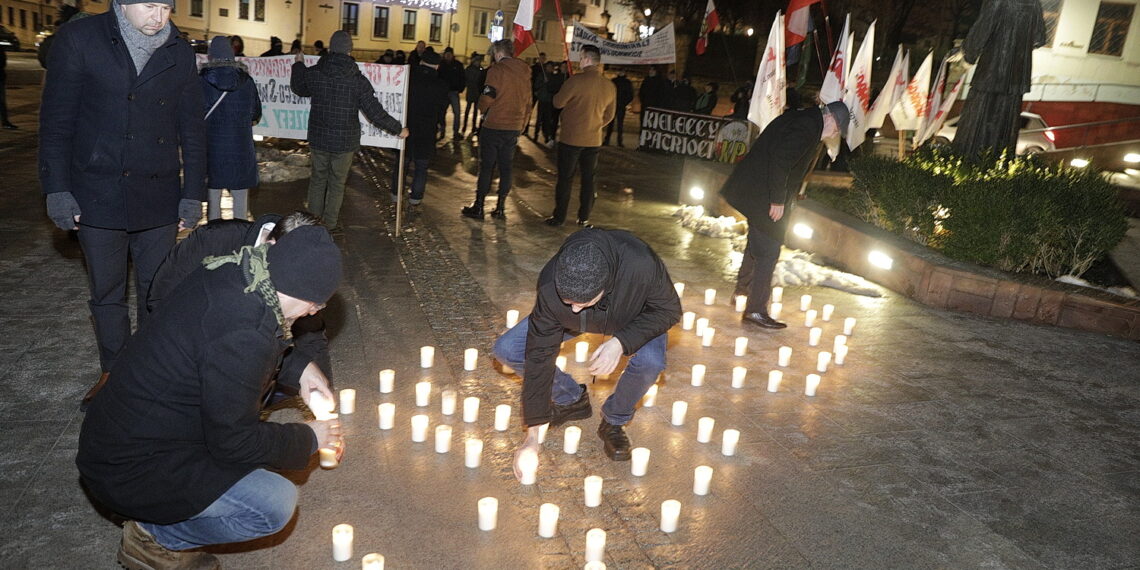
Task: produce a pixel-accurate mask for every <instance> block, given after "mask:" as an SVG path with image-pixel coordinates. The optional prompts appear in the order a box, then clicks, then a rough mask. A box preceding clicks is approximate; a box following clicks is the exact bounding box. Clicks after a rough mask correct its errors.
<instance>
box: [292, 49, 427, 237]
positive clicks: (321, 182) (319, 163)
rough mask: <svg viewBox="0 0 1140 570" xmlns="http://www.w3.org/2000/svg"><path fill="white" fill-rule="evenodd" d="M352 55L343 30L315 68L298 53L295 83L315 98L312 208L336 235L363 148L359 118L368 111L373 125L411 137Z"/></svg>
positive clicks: (311, 129) (312, 113) (295, 90)
mask: <svg viewBox="0 0 1140 570" xmlns="http://www.w3.org/2000/svg"><path fill="white" fill-rule="evenodd" d="M351 52H352V37H351V36H349V35H348V33H347V32H345V31H344V30H337V31H336V32H334V33H333V35H332V38H331V39H330V40H329V53H328V55H325V56H323V57H321V59H320V61H318V62H317V64H316V65H314V66H313V67H306V66H305V55H304V54H302V53H298V54H297V60H296V63H294V64H293V74H292V82H291V85H290V86H291V87H292V89H293V93H296V94H297V95H300V96H302V97H309V98H311V101H310V111H309V134H308V136H309V148H310V149H311V151H312V157H311V160H312V167H311V168H312V171H311V174H310V176H309V198H308V209H309V211H310V212H312V213H314V214H316V215H318V216H320V217H322V218H323V219H324V221H325V225H326V226H328V227H329V228H332V231H334V232H337V231H340V205H341V202H343V201H344V183H345V181H346V180H348V171H349V169H350V168H351V167H352V155H353V154H355V153H356V149H358V148H360V118H359V117H358V114H359V113H363V114H364V116H365V117H367V118H368V120H369V121H370V122H371V123H372V124H373V125H376V126H377V127H379V128H380V129H382V130H384V131H387V132H388V133H390V134H392V135H394V136H398V137H400V138H406V137H407V136H408V129H405V128H402V127H401V126H400V122H399V121H397V120H396V119H393V118H392V116H391V115H389V114H388V112H387V111H385V110H384V106H383V105H381V104H380V100H379V99H377V98H376V90H375V89H373V88H372V84H371V83H369V82H368V79H366V78H365V77H364V74H362V73H361V72H360V69H359V68H357V66H356V61H355V60H354V59H352V56H351V55H349V53H351Z"/></svg>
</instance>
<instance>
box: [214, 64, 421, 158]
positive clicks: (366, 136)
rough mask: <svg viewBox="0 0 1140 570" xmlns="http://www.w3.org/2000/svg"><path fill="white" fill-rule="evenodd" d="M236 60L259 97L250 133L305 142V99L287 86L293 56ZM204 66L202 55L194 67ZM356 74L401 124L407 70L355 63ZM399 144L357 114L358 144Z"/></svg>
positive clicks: (397, 67) (383, 145) (306, 113)
mask: <svg viewBox="0 0 1140 570" xmlns="http://www.w3.org/2000/svg"><path fill="white" fill-rule="evenodd" d="M319 59H320V58H319V57H317V56H315V55H306V56H305V65H308V66H310V67H311V66H313V65H315V64H316V63H317V60H319ZM237 60H238V61H240V62H242V63H244V64H245V66H246V68H248V69H249V76H250V77H251V78H252V79H253V82H254V83H255V84H256V85H257V94H258V96H260V97H261V122H260V123H258V124H256V125H254V127H253V132H254V134H258V135H264V136H267V137H279V138H286V139H306V138H308V129H309V98H308V97H299V96H297V95H296V94H295V93H293V90H292V89H290V87H289V81H290V77H291V76H292V69H293V62H294V56H292V55H280V56H276V57H239V58H237ZM205 63H206V56H205V55H202V54H199V55H198V65H199V67H201V66H202V65H203V64H205ZM356 65H357V66H358V67H359V68H360V72H361V73H363V74H364V77H365V78H367V79H368V81H369V83H371V84H372V88H373V89H375V90H376V98H377V99H379V100H380V103H381V104H382V105H384V110H385V111H388V114H389V115H392V116H393V117H395V119H396V120H397V121H400V124H404V123H405V121H404V97H405V96H406V94H407V90H408V68H407V66H404V65H382V64H376V63H357V64H356ZM402 142H403V141H402V140H401V139H400V138H399V137H395V136H393V135H390V134H388V133H386V132H384V131H382V130H380V129H379V128H377V127H375V126H373V124H372V123H370V122H368V120H367V119H365V118H364V115H360V144H361V145H362V146H378V147H384V148H400V147H401V143H402Z"/></svg>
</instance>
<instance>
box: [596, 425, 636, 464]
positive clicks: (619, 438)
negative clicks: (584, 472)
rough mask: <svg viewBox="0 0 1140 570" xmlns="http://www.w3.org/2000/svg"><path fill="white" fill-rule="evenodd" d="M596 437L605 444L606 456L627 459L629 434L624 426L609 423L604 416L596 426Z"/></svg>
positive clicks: (613, 458)
mask: <svg viewBox="0 0 1140 570" xmlns="http://www.w3.org/2000/svg"><path fill="white" fill-rule="evenodd" d="M598 437H600V438H602V442H603V443H604V444H605V449H606V456H607V457H609V458H610V459H612V460H614V461H629V455H630V454H629V436H627V435H625V426H615V425H610V424H609V422H607V421H606V420H605V419H604V418H603V419H602V423H601V425H599V426H598Z"/></svg>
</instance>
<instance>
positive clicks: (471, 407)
mask: <svg viewBox="0 0 1140 570" xmlns="http://www.w3.org/2000/svg"><path fill="white" fill-rule="evenodd" d="M478 419H479V398H476V397H475V396H468V397H466V398H463V421H464V422H467V423H469V424H471V423H475V422H476V421H477V420H478Z"/></svg>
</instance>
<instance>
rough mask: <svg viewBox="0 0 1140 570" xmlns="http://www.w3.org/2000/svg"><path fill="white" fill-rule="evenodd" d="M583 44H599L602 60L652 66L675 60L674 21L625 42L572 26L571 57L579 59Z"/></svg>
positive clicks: (582, 27) (603, 61)
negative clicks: (645, 36)
mask: <svg viewBox="0 0 1140 570" xmlns="http://www.w3.org/2000/svg"><path fill="white" fill-rule="evenodd" d="M586 45H591V46H597V47H598V50H599V51H601V52H602V63H615V64H621V65H654V64H658V63H674V62H676V61H677V44H676V40H675V39H674V38H673V24H669V25H667V26H665V27H664V28H661V29H660V30H657V31H656V32H654V33H653V35H651V36H649V37H647V38H644V39H640V40H637V41H636V42H626V43H622V42H615V41H612V40H607V39H605V38H602V37H600V36H598V35H597V34H595V33H594V32H591V31H590V30H587V29H586V28H585V27H584V26H574V41H573V43H571V44H570V60H571V61H578V57H579V54H580V53H581V51H582V46H586Z"/></svg>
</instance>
